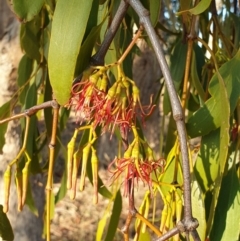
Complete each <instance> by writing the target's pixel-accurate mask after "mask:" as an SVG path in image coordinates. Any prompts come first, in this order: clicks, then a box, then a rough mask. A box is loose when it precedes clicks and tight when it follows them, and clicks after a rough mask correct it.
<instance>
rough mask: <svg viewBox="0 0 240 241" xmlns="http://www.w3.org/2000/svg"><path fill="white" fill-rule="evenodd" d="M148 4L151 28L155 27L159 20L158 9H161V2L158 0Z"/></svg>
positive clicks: (152, 0)
mask: <svg viewBox="0 0 240 241" xmlns="http://www.w3.org/2000/svg"><path fill="white" fill-rule="evenodd" d="M149 4H150V19H151V23H152V26H153V27H155V26H156V25H157V22H158V20H159V15H160V9H161V1H159V0H151V1H149Z"/></svg>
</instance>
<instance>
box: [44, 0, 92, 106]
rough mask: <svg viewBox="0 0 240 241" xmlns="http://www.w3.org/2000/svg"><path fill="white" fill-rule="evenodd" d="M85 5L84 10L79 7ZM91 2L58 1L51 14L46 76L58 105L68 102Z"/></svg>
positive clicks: (77, 0)
mask: <svg viewBox="0 0 240 241" xmlns="http://www.w3.org/2000/svg"><path fill="white" fill-rule="evenodd" d="M83 4H84V8H83V7H82V5H83ZM91 7H92V1H87V2H85V1H84V0H82V1H79V0H76V1H74V2H71V4H69V2H66V1H65V0H59V1H58V2H57V5H56V9H55V12H54V19H53V24H52V29H51V40H50V46H49V55H48V63H49V76H50V82H51V85H52V88H53V94H54V97H55V98H56V100H57V101H58V103H59V104H61V105H64V104H66V103H67V102H68V100H69V97H70V92H71V86H72V80H73V78H74V72H75V66H76V61H77V56H78V53H79V50H80V46H81V43H82V40H83V36H84V33H85V28H86V26H87V21H88V18H89V14H90V11H91Z"/></svg>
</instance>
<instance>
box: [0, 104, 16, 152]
mask: <svg viewBox="0 0 240 241" xmlns="http://www.w3.org/2000/svg"><path fill="white" fill-rule="evenodd" d="M12 103H13V100H9V101H8V102H6V103H5V104H3V105H2V106H1V107H0V120H3V119H5V118H7V117H9V116H10V114H11V107H12ZM7 126H8V123H7V122H6V123H4V124H1V125H0V154H2V148H3V146H4V144H5V133H6V131H7Z"/></svg>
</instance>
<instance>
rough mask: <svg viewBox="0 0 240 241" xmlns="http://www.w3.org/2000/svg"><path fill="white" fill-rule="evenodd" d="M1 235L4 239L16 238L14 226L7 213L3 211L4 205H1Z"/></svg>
mask: <svg viewBox="0 0 240 241" xmlns="http://www.w3.org/2000/svg"><path fill="white" fill-rule="evenodd" d="M0 237H1V238H2V240H4V241H13V240H14V234H13V230H12V226H11V224H10V222H9V220H8V217H7V215H6V213H4V212H3V206H2V205H0Z"/></svg>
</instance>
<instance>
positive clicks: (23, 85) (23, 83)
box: [17, 54, 33, 105]
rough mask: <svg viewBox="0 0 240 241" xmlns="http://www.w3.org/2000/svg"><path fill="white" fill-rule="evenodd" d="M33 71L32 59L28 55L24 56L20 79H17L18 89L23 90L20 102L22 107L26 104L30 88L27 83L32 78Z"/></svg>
mask: <svg viewBox="0 0 240 241" xmlns="http://www.w3.org/2000/svg"><path fill="white" fill-rule="evenodd" d="M32 70H33V60H32V59H30V58H29V57H28V56H27V55H26V54H25V55H23V57H22V59H21V61H20V63H19V66H18V78H17V83H18V87H19V88H20V89H21V90H20V95H19V102H20V103H21V104H22V105H23V104H24V103H25V97H26V94H27V87H28V86H29V84H28V83H27V81H28V80H29V78H30V76H31V73H32Z"/></svg>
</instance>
